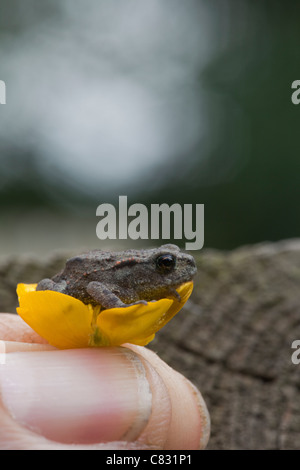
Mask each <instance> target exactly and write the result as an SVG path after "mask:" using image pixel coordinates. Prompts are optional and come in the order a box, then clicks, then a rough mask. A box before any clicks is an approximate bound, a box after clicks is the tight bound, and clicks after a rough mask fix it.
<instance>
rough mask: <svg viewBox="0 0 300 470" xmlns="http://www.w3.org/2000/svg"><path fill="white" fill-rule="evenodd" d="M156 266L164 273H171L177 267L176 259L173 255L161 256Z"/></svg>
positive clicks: (157, 259)
mask: <svg viewBox="0 0 300 470" xmlns="http://www.w3.org/2000/svg"><path fill="white" fill-rule="evenodd" d="M156 266H157V268H158V269H159V271H160V272H162V273H167V272H170V271H172V270H173V269H174V268H175V266H176V258H175V256H173V255H160V256H158V258H156Z"/></svg>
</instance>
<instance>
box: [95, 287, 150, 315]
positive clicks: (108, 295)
mask: <svg viewBox="0 0 300 470" xmlns="http://www.w3.org/2000/svg"><path fill="white" fill-rule="evenodd" d="M86 290H87V292H88V294H89V295H90V296H91V297H92V298H93V299H94V300H95V301H96V302H97V304H100V305H101V306H102V307H103V308H104V309H108V308H118V307H119V308H120V307H121V308H124V307H129V306H130V305H137V304H143V305H147V302H146V301H145V300H138V301H137V302H133V303H132V304H125V303H124V302H122V300H121V299H120V298H119V297H118V296H117V295H116V294H114V293H113V292H111V290H109V289H108V288H107V287H106V286H105V285H104V284H102V282H97V281H92V282H90V283H89V284H88V286H87V288H86Z"/></svg>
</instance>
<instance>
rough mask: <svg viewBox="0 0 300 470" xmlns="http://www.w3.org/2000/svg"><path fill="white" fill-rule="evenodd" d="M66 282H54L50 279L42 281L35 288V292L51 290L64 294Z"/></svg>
mask: <svg viewBox="0 0 300 470" xmlns="http://www.w3.org/2000/svg"><path fill="white" fill-rule="evenodd" d="M66 286H67V283H66V281H60V282H55V281H52V279H42V281H40V282H39V283H38V285H37V287H36V290H53V291H55V292H61V293H64V292H65V290H66Z"/></svg>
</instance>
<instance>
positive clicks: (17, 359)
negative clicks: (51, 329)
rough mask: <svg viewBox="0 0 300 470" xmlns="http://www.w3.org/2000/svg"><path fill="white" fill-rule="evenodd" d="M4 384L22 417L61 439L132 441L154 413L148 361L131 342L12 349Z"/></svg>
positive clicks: (0, 385)
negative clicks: (129, 346)
mask: <svg viewBox="0 0 300 470" xmlns="http://www.w3.org/2000/svg"><path fill="white" fill-rule="evenodd" d="M0 389H1V395H2V401H3V404H4V406H5V407H6V408H7V410H8V412H9V413H10V414H11V416H12V417H13V418H14V419H15V420H16V421H17V422H18V423H20V424H21V425H22V426H24V427H26V428H28V429H30V430H31V431H34V432H35V433H38V434H41V435H43V436H45V437H46V438H48V439H50V440H54V441H57V442H62V443H78V444H92V443H98V442H111V441H117V440H126V441H132V440H134V439H136V438H137V437H138V436H139V435H140V433H141V431H142V430H143V428H144V427H145V425H146V424H147V422H148V419H149V416H150V413H151V403H152V396H151V390H150V387H149V384H148V381H147V380H146V375H145V371H144V367H143V365H142V363H141V362H140V360H139V359H138V357H137V356H136V355H135V354H134V353H133V352H132V351H130V350H128V349H126V348H99V349H75V350H65V351H58V350H55V351H39V352H14V353H8V354H6V362H5V365H2V366H1V367H0Z"/></svg>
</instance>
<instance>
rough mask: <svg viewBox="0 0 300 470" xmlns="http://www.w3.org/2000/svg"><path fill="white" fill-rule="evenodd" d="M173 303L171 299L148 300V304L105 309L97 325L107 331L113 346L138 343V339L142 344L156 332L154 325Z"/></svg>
mask: <svg viewBox="0 0 300 470" xmlns="http://www.w3.org/2000/svg"><path fill="white" fill-rule="evenodd" d="M172 303H173V300H171V299H161V300H158V301H157V302H148V304H147V305H141V304H139V305H132V306H130V307H125V308H111V309H109V310H103V311H102V312H101V313H100V314H99V316H98V318H97V325H98V327H99V329H100V330H101V331H104V332H105V333H106V335H107V336H108V338H109V340H110V344H111V345H113V346H116V345H119V344H123V343H134V344H136V342H137V341H139V343H138V344H142V343H143V339H144V338H148V337H149V336H152V335H153V334H154V333H156V331H157V329H156V328H155V326H154V325H156V324H157V323H158V322H159V319H160V318H161V317H162V316H164V315H165V313H166V311H167V310H168V309H169V308H170V306H171V305H172ZM141 342H142V343H141Z"/></svg>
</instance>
